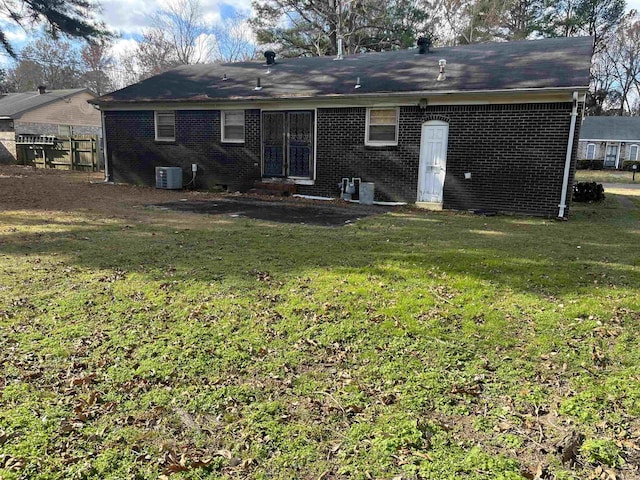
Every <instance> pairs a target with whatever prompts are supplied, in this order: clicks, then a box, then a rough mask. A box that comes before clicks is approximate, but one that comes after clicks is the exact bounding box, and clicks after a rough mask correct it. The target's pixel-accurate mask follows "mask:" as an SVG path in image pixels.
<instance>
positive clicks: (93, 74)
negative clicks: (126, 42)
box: [80, 40, 113, 95]
mask: <svg viewBox="0 0 640 480" xmlns="http://www.w3.org/2000/svg"><path fill="white" fill-rule="evenodd" d="M110 49H111V42H109V41H107V40H102V41H100V42H96V43H93V44H87V45H85V47H84V48H83V49H82V51H81V52H80V54H81V58H82V66H83V68H84V74H83V75H82V79H83V82H84V83H85V85H86V86H87V88H89V89H90V90H92V91H93V92H95V93H97V94H98V95H103V94H105V93H107V92H108V91H111V90H113V87H112V83H111V79H110V78H109V70H111V68H113V57H112V56H111V55H110V53H109V50H110Z"/></svg>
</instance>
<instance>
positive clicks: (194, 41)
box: [148, 0, 214, 65]
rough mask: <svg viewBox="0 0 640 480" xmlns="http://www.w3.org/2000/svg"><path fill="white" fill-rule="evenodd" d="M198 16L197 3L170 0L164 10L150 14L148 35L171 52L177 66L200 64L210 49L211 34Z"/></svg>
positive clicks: (211, 42) (195, 0) (199, 15)
mask: <svg viewBox="0 0 640 480" xmlns="http://www.w3.org/2000/svg"><path fill="white" fill-rule="evenodd" d="M202 17H203V16H202V7H201V4H200V1H199V0H172V2H171V3H170V4H169V6H168V7H167V8H165V9H161V10H157V11H156V12H154V13H153V14H151V16H150V20H151V22H152V23H153V25H154V27H152V28H151V29H149V30H148V33H151V37H152V38H153V39H154V40H155V41H156V42H159V41H160V40H161V41H162V42H164V43H166V44H167V45H168V46H169V47H170V49H171V50H173V52H172V53H173V55H174V56H175V58H176V61H177V62H178V64H182V65H188V64H193V63H202V62H205V61H207V60H209V58H211V54H212V52H213V49H214V44H213V31H212V29H211V28H210V27H209V26H208V25H207V24H206V23H205V22H204V21H203V19H202Z"/></svg>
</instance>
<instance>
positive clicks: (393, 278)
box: [0, 187, 640, 480]
mask: <svg viewBox="0 0 640 480" xmlns="http://www.w3.org/2000/svg"><path fill="white" fill-rule="evenodd" d="M114 188H117V187H114ZM632 202H633V205H635V208H629V207H628V205H627V206H626V207H625V206H623V205H622V204H621V203H620V202H619V201H618V199H617V197H616V196H615V195H608V196H607V199H606V200H605V203H603V204H601V205H589V206H575V208H574V209H573V211H572V217H571V220H570V221H568V222H555V221H550V220H543V219H534V218H524V217H508V216H498V217H490V218H485V217H480V216H471V215H467V214H455V213H449V212H441V213H429V212H416V211H410V210H407V211H404V212H399V213H394V214H387V215H384V216H380V217H375V218H368V219H365V220H362V221H358V222H356V223H355V224H352V225H348V226H344V227H341V228H323V227H312V226H305V225H281V224H274V223H267V222H259V221H253V220H249V219H242V218H237V219H231V218H229V217H214V216H197V215H192V214H175V213H171V212H162V211H156V210H148V211H143V212H140V211H138V212H137V214H138V217H136V218H134V219H128V218H123V217H119V216H115V217H108V216H99V215H96V214H90V213H87V212H83V211H81V210H78V211H75V212H74V211H70V212H67V213H61V212H59V213H51V212H45V211H42V210H38V209H32V210H23V211H11V210H10V211H6V210H5V211H0V292H1V295H0V331H1V332H2V335H0V363H1V365H2V370H1V371H0V478H2V479H6V480H9V479H19V478H29V479H57V478H65V479H70V478H90V479H128V478H136V479H147V478H148V479H156V478H159V477H169V476H170V477H171V478H172V479H174V478H176V479H178V478H185V479H187V478H188V479H214V478H215V479H217V478H248V479H292V478H296V479H315V480H328V479H336V478H352V479H370V478H375V479H391V478H394V479H403V478H404V479H413V478H420V479H438V480H443V479H459V478H465V479H519V478H528V479H533V478H534V477H536V475H538V477H539V478H545V479H552V478H553V479H558V480H560V479H587V478H622V475H626V476H625V477H624V478H638V475H639V473H638V464H639V459H640V421H639V420H638V419H639V418H640V349H639V348H638V343H637V342H638V336H639V334H640V249H639V245H640V198H635V199H633V200H632ZM141 214H142V215H143V217H144V216H146V217H144V220H140V218H141V217H140V215H141ZM572 438H573V439H575V441H574V442H571V441H569V440H570V439H572ZM563 439H564V440H563ZM605 475H610V477H605ZM634 475H635V476H634Z"/></svg>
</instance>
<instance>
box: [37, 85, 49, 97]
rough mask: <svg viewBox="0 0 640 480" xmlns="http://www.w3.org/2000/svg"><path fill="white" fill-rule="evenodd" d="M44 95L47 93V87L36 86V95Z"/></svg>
mask: <svg viewBox="0 0 640 480" xmlns="http://www.w3.org/2000/svg"><path fill="white" fill-rule="evenodd" d="M45 93H47V87H45V86H44V85H40V86H38V95H44V94H45Z"/></svg>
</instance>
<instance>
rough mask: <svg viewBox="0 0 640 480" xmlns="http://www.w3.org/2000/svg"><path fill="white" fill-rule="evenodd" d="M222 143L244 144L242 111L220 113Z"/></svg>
mask: <svg viewBox="0 0 640 480" xmlns="http://www.w3.org/2000/svg"><path fill="white" fill-rule="evenodd" d="M221 130H222V141H223V142H233V143H244V110H223V111H222V129H221Z"/></svg>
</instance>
